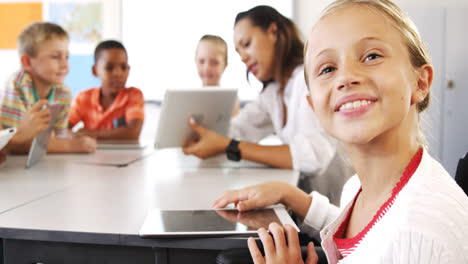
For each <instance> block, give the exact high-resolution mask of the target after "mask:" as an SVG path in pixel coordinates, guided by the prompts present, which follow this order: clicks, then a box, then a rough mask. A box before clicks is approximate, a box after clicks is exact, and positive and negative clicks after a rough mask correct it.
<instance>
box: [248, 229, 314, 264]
mask: <svg viewBox="0 0 468 264" xmlns="http://www.w3.org/2000/svg"><path fill="white" fill-rule="evenodd" d="M268 229H269V230H270V234H271V235H270V234H269V233H268V232H267V231H266V230H265V229H264V228H260V229H259V230H258V235H259V237H260V240H261V241H262V244H263V248H264V250H265V257H263V255H262V253H261V252H260V250H259V249H258V247H257V243H256V242H255V239H253V238H252V237H250V238H249V240H248V246H249V251H250V255H251V256H252V259H253V261H254V263H255V264H263V263H268V264H274V263H278V264H279V263H301V264H303V263H304V261H303V260H302V255H301V247H300V245H299V237H298V235H297V231H296V229H295V228H294V227H292V226H290V225H285V226H284V230H283V228H282V227H281V226H280V225H278V224H277V223H272V224H270V226H269V228H268ZM285 233H286V236H285ZM272 236H273V237H272ZM286 240H287V241H286ZM317 262H318V256H317V253H316V252H315V249H314V244H313V243H312V242H310V243H309V245H308V246H307V260H306V262H305V263H306V264H316V263H317Z"/></svg>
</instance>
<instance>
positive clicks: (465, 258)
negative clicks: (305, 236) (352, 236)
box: [304, 150, 468, 264]
mask: <svg viewBox="0 0 468 264" xmlns="http://www.w3.org/2000/svg"><path fill="white" fill-rule="evenodd" d="M359 188H360V182H359V178H358V177H357V176H356V175H355V176H353V177H352V178H351V179H350V180H349V181H348V182H347V183H346V185H345V187H344V189H343V194H342V196H341V197H342V205H343V204H344V205H346V206H345V207H344V208H343V210H340V209H339V208H337V207H335V206H333V205H331V204H330V203H329V202H328V199H327V198H326V197H324V196H322V195H321V194H319V193H317V192H313V193H312V197H313V198H312V204H311V207H310V208H309V211H308V213H307V216H306V218H305V220H304V222H305V223H306V224H308V225H310V226H312V227H314V228H316V229H323V230H322V231H321V237H322V247H323V249H324V250H325V252H326V254H327V258H328V261H329V263H330V264H334V263H421V264H423V263H468V197H467V196H466V194H465V193H464V192H463V191H462V189H461V188H460V187H459V186H458V185H457V184H456V183H455V181H454V180H453V179H452V177H450V175H449V174H448V173H447V171H446V170H445V169H444V168H443V167H442V166H441V165H440V164H439V162H437V161H436V160H434V159H433V158H432V157H431V156H430V155H429V154H428V153H427V151H426V150H424V152H423V157H422V160H421V163H420V164H419V167H418V168H417V170H416V171H415V173H414V174H413V176H411V178H410V180H409V181H408V183H407V184H406V186H404V187H403V189H402V190H401V191H400V193H399V194H398V195H397V196H396V199H395V202H394V204H393V205H392V206H391V207H390V209H389V210H388V211H387V212H386V214H385V215H384V216H383V217H382V218H381V219H380V220H379V221H378V222H377V223H376V224H375V225H374V226H373V227H371V229H370V230H369V231H368V233H367V234H366V235H365V236H364V237H363V239H362V240H361V242H360V243H359V245H358V247H357V248H356V249H355V250H354V251H353V252H352V253H351V254H350V255H348V256H347V257H346V258H344V259H341V260H340V254H339V252H338V250H337V248H336V245H335V243H334V241H333V235H334V234H335V233H336V231H337V229H338V228H339V226H340V225H341V223H342V222H343V221H344V220H345V218H346V215H347V212H348V211H349V207H350V206H351V204H352V201H353V198H354V196H355V195H356V194H357V192H358V190H359Z"/></svg>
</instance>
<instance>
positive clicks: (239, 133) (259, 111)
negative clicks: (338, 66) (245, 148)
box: [229, 65, 353, 203]
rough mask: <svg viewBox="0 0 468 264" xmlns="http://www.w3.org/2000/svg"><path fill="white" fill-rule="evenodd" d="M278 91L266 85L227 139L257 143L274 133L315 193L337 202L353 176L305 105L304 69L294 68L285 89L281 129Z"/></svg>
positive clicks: (280, 107) (235, 121)
mask: <svg viewBox="0 0 468 264" xmlns="http://www.w3.org/2000/svg"><path fill="white" fill-rule="evenodd" d="M278 89H279V84H278V83H276V82H272V83H270V84H268V85H267V86H266V87H265V89H264V90H263V91H262V93H261V94H260V95H259V96H258V98H257V99H256V100H255V101H253V102H251V103H249V104H247V105H246V106H245V107H244V108H243V109H241V111H240V112H239V114H238V115H237V116H236V117H234V118H233V120H232V121H231V127H230V130H229V137H231V138H236V139H238V140H243V141H249V142H258V141H260V140H261V139H263V138H265V137H266V136H269V135H272V134H276V135H277V136H278V137H279V138H280V139H281V141H282V142H283V143H285V144H288V145H289V149H290V152H291V156H292V163H293V169H295V170H299V171H301V172H305V173H308V174H310V178H314V179H311V181H312V185H313V188H314V190H316V191H319V192H321V193H322V194H325V195H327V196H328V197H330V198H331V199H332V200H333V202H335V203H338V201H339V196H340V194H341V190H342V187H343V184H344V182H345V181H346V180H347V179H348V178H349V176H351V175H352V174H353V173H352V170H351V169H350V166H349V165H348V164H347V163H346V162H345V161H344V159H343V158H342V156H341V155H338V154H337V146H338V143H337V141H336V140H335V139H333V138H331V137H330V136H328V134H327V133H326V132H325V131H324V129H323V128H322V126H321V125H320V123H319V121H318V119H317V117H316V116H315V114H314V112H313V111H312V109H311V108H310V106H309V104H308V102H307V99H306V96H307V94H308V90H307V86H306V84H305V80H304V66H303V65H300V66H298V67H296V69H294V71H293V73H292V75H291V78H290V79H289V81H288V83H287V84H286V87H285V89H284V95H283V100H284V102H285V104H286V106H287V115H288V116H287V123H286V125H285V126H284V127H283V115H284V113H283V107H282V99H281V95H280V94H279V93H278ZM318 175H319V176H323V177H316V176H318Z"/></svg>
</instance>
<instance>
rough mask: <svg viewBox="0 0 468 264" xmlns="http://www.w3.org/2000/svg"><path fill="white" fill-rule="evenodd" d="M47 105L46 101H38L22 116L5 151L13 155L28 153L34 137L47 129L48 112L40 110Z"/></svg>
mask: <svg viewBox="0 0 468 264" xmlns="http://www.w3.org/2000/svg"><path fill="white" fill-rule="evenodd" d="M47 103H48V102H47V100H40V101H38V102H37V103H36V104H34V105H33V106H32V107H31V108H30V109H29V110H28V111H27V112H25V113H24V114H23V116H22V119H21V123H20V125H19V127H18V130H17V132H16V134H15V136H13V138H12V139H11V140H10V142H9V143H8V144H7V146H6V147H5V148H6V150H8V151H10V152H12V153H15V154H25V153H28V152H29V148H30V147H31V143H32V141H33V139H34V137H36V136H37V135H39V134H40V133H41V132H43V131H45V130H46V129H47V128H48V127H49V123H50V110H49V109H48V108H44V109H41V108H42V106H43V105H47Z"/></svg>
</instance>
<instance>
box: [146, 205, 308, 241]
mask: <svg viewBox="0 0 468 264" xmlns="http://www.w3.org/2000/svg"><path fill="white" fill-rule="evenodd" d="M272 222H276V223H278V224H280V225H284V224H289V225H291V226H293V227H294V228H296V230H297V231H298V232H299V228H297V226H296V224H295V223H294V221H293V220H292V219H291V217H290V216H289V214H288V212H287V211H286V209H285V208H284V207H277V208H265V209H257V210H252V211H246V212H239V211H238V210H236V209H222V210H194V211H169V210H158V209H153V210H151V211H149V213H148V215H147V216H146V219H145V222H144V223H143V225H142V227H141V229H140V236H143V237H172V236H189V235H191V236H225V235H255V234H256V233H257V230H258V229H259V228H260V227H264V228H265V229H267V230H268V225H269V224H270V223H272Z"/></svg>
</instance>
